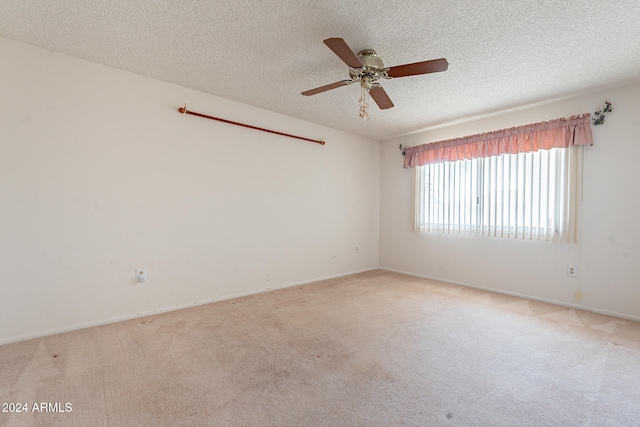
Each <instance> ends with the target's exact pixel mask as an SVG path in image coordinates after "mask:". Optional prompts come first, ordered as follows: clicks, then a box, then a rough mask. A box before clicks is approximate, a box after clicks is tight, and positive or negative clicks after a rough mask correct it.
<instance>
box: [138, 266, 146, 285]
mask: <svg viewBox="0 0 640 427" xmlns="http://www.w3.org/2000/svg"><path fill="white" fill-rule="evenodd" d="M147 273H148V272H147V268H146V267H138V268H136V281H138V282H140V283H143V282H146V281H147Z"/></svg>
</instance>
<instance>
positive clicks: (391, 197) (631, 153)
mask: <svg viewBox="0 0 640 427" xmlns="http://www.w3.org/2000/svg"><path fill="white" fill-rule="evenodd" d="M607 99H609V100H611V102H612V103H613V112H611V113H610V114H608V115H607V118H606V122H605V123H604V125H601V126H593V137H594V145H593V146H591V147H586V148H585V154H584V160H585V161H584V194H583V196H584V198H583V202H582V206H581V208H582V218H581V242H580V243H579V244H575V245H570V244H559V243H547V242H537V241H510V240H504V239H499V238H488V237H462V236H448V235H434V234H424V233H416V232H412V231H410V212H411V180H412V173H413V171H412V170H410V169H406V170H405V169H403V168H402V157H401V155H400V152H399V150H398V145H399V144H400V143H403V144H405V145H407V146H411V145H418V144H422V143H427V142H433V141H438V140H443V139H449V138H455V137H460V136H465V135H472V134H476V133H482V132H488V131H492V130H498V129H504V128H508V127H513V126H519V125H524V124H528V123H535V122H539V121H544V120H551V119H556V118H559V117H567V116H571V115H576V114H581V113H587V112H593V111H596V110H597V109H599V108H600V107H601V106H603V105H604V101H605V100H607ZM638 100H640V86H638V85H636V86H630V87H624V88H618V89H611V90H604V91H602V92H600V93H596V94H590V95H583V96H578V97H575V98H573V99H566V100H561V101H557V102H553V103H549V104H547V105H544V106H536V107H531V108H528V109H522V110H520V111H513V112H509V113H504V114H500V115H495V116H493V117H486V118H483V119H481V120H476V121H473V122H467V123H459V124H457V125H451V126H448V127H441V128H438V129H432V130H429V131H425V132H421V133H417V134H413V135H410V136H405V137H402V138H399V139H395V140H392V141H386V142H384V143H383V144H382V153H381V182H382V185H381V211H380V216H381V226H380V230H381V231H380V247H381V250H380V266H381V268H385V269H390V270H396V271H403V272H407V273H410V274H414V275H418V276H423V277H431V278H438V279H443V280H447V281H451V282H455V283H460V284H464V285H468V286H475V287H482V288H487V289H492V290H496V291H499V292H504V293H512V294H518V295H523V296H528V297H532V298H535V299H541V300H548V301H553V302H557V303H560V304H563V305H568V306H577V307H583V308H586V309H589V310H592V311H599V312H604V313H610V314H617V315H620V316H623V317H628V318H633V319H638V320H640V304H639V302H640V275H639V274H638V269H637V268H638V260H640V215H639V213H640V193H639V191H638V186H639V185H640V102H639V101H638ZM567 264H575V265H577V266H578V274H579V275H578V277H577V278H570V277H567V276H566V266H567ZM576 292H582V294H583V299H582V300H578V299H576Z"/></svg>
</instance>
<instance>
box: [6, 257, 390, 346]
mask: <svg viewBox="0 0 640 427" xmlns="http://www.w3.org/2000/svg"><path fill="white" fill-rule="evenodd" d="M377 269H378V268H377V267H376V268H367V269H364V270H355V271H351V272H346V273H340V274H335V275H330V276H324V277H318V278H315V279H309V280H302V281H298V282H292V283H287V284H283V285H278V286H272V287H268V288H262V289H257V290H254V291H248V292H240V293H237V294H230V295H223V296H220V297H215V298H207V299H203V300H199V301H194V302H192V303H187V304H180V305H175V306H171V307H162V308H158V309H154V310H148V311H140V312H136V313H131V314H126V315H124V316H116V317H111V318H108V319H101V320H97V321H94V322H87V323H81V324H77V325H72V326H67V327H63V328H53V329H48V330H46V331H40V332H35V333H32V334H25V335H19V336H15V337H8V338H1V339H0V345H3V344H10V343H14V342H19V341H26V340H30V339H34V338H40V337H46V336H49V335H55V334H61V333H64V332H71V331H76V330H79V329H86V328H92V327H94V326H102V325H108V324H110V323H117V322H123V321H125V320H131V319H136V318H139V317H147V316H153V315H156V314H162V313H168V312H170V311H176V310H183V309H185V308H189V307H194V306H197V305H203V304H211V303H213V302H218V301H226V300H230V299H233V298H240V297H245V296H248V295H256V294H261V293H264V292H269V291H274V290H276V289H284V288H290V287H293V286H300V285H308V284H310V283H315V282H321V281H323V280H330V279H336V278H338V277H345V276H351V275H353V274H358V273H365V272H367V271H373V270H377Z"/></svg>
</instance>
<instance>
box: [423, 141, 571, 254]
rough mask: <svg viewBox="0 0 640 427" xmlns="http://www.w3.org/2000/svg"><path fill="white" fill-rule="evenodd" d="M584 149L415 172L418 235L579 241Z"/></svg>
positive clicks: (473, 161) (445, 165)
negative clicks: (578, 226) (581, 155)
mask: <svg viewBox="0 0 640 427" xmlns="http://www.w3.org/2000/svg"><path fill="white" fill-rule="evenodd" d="M581 150H582V148H581V147H569V148H553V149H550V150H538V151H533V152H524V153H518V154H502V155H498V156H491V157H480V158H475V159H467V160H456V161H443V162H436V163H430V164H427V165H424V166H419V167H416V168H415V170H416V195H415V224H414V225H415V229H416V230H419V231H424V232H440V233H448V234H467V235H482V236H493V237H506V238H515V239H536V240H559V241H570V242H573V241H575V240H576V229H577V200H576V195H577V190H578V183H579V180H578V178H579V177H578V172H579V169H578V166H579V165H578V161H579V160H580V154H581Z"/></svg>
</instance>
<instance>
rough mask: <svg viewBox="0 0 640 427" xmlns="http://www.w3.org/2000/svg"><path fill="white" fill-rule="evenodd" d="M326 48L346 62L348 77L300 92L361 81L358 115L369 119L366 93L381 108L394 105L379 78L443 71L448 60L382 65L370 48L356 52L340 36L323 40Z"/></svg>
mask: <svg viewBox="0 0 640 427" xmlns="http://www.w3.org/2000/svg"><path fill="white" fill-rule="evenodd" d="M324 44H326V45H327V46H328V47H329V49H331V50H332V51H333V53H335V54H336V55H338V57H339V58H340V59H342V61H343V62H344V63H345V64H347V65H348V66H349V77H350V78H349V79H348V80H340V81H339V82H335V83H331V84H328V85H324V86H320V87H317V88H315V89H311V90H307V91H304V92H302V95H305V96H310V95H316V94H318V93H322V92H326V91H328V90H331V89H336V88H339V87H341V86H347V85H350V84H352V83H355V82H360V88H361V96H360V117H362V118H365V119H368V118H369V114H368V112H367V108H368V101H367V96H368V95H371V97H372V98H373V100H374V101H375V102H376V104H378V107H380V109H381V110H386V109H387V108H391V107H393V102H391V99H390V98H389V96H388V95H387V92H385V91H384V89H383V88H382V86H381V85H380V83H378V82H377V81H378V80H379V79H380V78H384V79H393V78H397V77H407V76H415V75H419V74H429V73H437V72H439V71H446V70H447V68H448V67H449V63H448V62H447V60H446V59H444V58H440V59H432V60H430V61H422V62H414V63H411V64H404V65H396V66H395V67H385V66H384V64H383V62H382V59H380V58H379V57H378V55H377V54H376V52H375V51H374V50H371V49H365V50H361V51H360V52H358V55H355V54H354V53H353V51H352V50H351V48H350V47H349V45H347V43H346V42H345V41H344V40H343V39H341V38H331V39H326V40H325V41H324Z"/></svg>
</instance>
